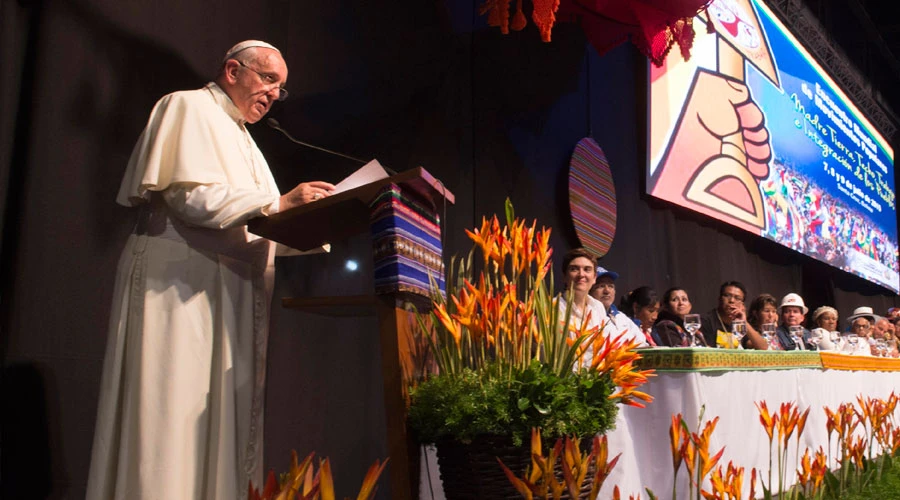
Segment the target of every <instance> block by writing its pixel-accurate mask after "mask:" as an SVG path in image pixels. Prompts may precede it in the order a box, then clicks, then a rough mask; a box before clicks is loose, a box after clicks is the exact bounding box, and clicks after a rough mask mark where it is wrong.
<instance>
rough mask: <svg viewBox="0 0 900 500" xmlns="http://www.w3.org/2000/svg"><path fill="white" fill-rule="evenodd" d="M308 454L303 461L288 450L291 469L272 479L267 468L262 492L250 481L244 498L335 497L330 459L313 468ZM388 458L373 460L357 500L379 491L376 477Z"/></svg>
mask: <svg viewBox="0 0 900 500" xmlns="http://www.w3.org/2000/svg"><path fill="white" fill-rule="evenodd" d="M314 456H315V452H312V453H310V454H309V455H307V456H306V458H304V459H303V461H302V462H299V461H298V460H297V452H296V451H294V450H291V468H290V469H289V470H288V472H286V473H284V474H281V477H280V479H275V471H269V475H268V477H267V478H266V484H265V486H263V491H262V493H260V491H259V489H258V488H256V487H254V486H253V482H252V481H251V482H250V486H249V491H248V496H247V498H248V499H249V500H335V495H334V479H333V478H332V475H331V462H330V461H329V460H328V459H327V458H325V459H321V460H319V468H318V470H316V465H315V463H314V460H313V457H314ZM388 460H389V459H385V460H384V462H381V461H380V460H375V463H373V464H372V465H371V466H370V467H369V470H368V471H367V472H366V477H365V478H363V482H362V486H360V489H359V494H358V495H357V496H356V499H357V500H372V499H373V498H374V497H375V492H376V491H378V485H377V483H378V477H379V476H381V472H382V471H383V470H384V467H385V465H387V463H388Z"/></svg>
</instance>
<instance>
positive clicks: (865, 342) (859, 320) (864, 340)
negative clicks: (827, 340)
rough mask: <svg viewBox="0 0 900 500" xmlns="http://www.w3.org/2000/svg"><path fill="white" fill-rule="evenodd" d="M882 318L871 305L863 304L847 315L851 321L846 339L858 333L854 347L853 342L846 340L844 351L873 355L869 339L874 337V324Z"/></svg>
mask: <svg viewBox="0 0 900 500" xmlns="http://www.w3.org/2000/svg"><path fill="white" fill-rule="evenodd" d="M880 318H881V317H880V316H878V315H876V314H875V311H874V310H873V309H872V308H871V307H868V306H862V307H857V308H856V309H854V310H853V314H851V315H850V316H847V321H849V322H850V331H849V332H848V335H846V336H845V340H849V339H851V338H852V336H853V335H856V346H855V347H854V346H853V343H852V342H845V344H844V349H843V350H844V352H847V353H849V354H854V355H871V354H872V350H871V348H870V346H869V339H870V338H871V337H872V326H873V325H874V324H875V322H876V321H877V320H878V319H880Z"/></svg>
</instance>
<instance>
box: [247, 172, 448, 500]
mask: <svg viewBox="0 0 900 500" xmlns="http://www.w3.org/2000/svg"><path fill="white" fill-rule="evenodd" d="M454 202H455V198H454V196H453V193H451V192H450V191H448V190H447V189H446V188H445V187H444V185H443V183H441V181H439V180H438V179H435V178H434V177H433V176H432V175H431V174H429V173H428V172H427V171H426V170H425V169H424V168H422V167H418V168H415V169H411V170H407V171H405V172H401V173H399V174H396V175H393V176H391V177H388V178H385V179H382V180H379V181H375V182H373V183H371V184H366V185H365V186H360V187H358V188H355V189H351V190H349V191H344V192H342V193H339V194H336V195H333V196H329V197H327V198H323V199H321V200H318V201H315V202H312V203H308V204H306V205H302V206H299V207H296V208H293V209H290V210H286V211H284V212H280V213H277V214H275V215H272V216H270V217H265V218H259V219H253V220H251V221H250V223H249V229H250V231H251V232H252V233H255V234H258V235H260V236H263V237H265V238H268V239H270V240H272V241H277V242H279V243H282V244H285V245H288V246H290V247H292V248H296V249H298V250H310V249H313V248H317V247H319V246H321V245H323V244H325V243H329V242H334V241H340V240H343V239H346V238H348V237H350V236H353V235H356V234H359V233H362V232H364V231H366V230H367V229H368V230H370V231H371V232H372V240H373V242H372V243H373V244H372V253H373V258H374V261H375V290H374V291H373V293H372V294H371V295H356V296H339V297H310V298H283V299H282V305H283V306H284V307H289V308H292V309H299V310H303V311H307V312H313V313H317V314H326V315H333V316H357V315H365V314H370V313H371V312H372V311H374V312H375V313H376V314H377V316H378V330H379V337H380V343H381V360H382V379H383V384H384V407H385V412H386V420H385V424H386V426H387V444H388V453H389V456H390V460H391V464H390V467H389V469H390V478H391V498H395V499H401V500H406V499H412V498H416V497H418V488H419V484H418V475H419V474H418V473H419V469H418V449H417V446H416V444H415V443H413V442H412V441H411V440H410V439H409V437H408V436H407V432H406V387H405V385H404V381H403V380H404V378H403V371H404V369H408V367H409V359H410V358H409V355H410V352H409V349H410V346H409V345H408V334H409V325H410V316H411V313H409V312H408V311H407V308H406V307H405V306H406V305H407V304H409V303H414V304H415V305H416V307H417V308H418V310H419V311H423V310H426V309H427V308H428V307H430V301H429V300H428V296H427V291H428V279H429V276H431V277H433V278H434V279H435V280H436V281H437V282H438V283H439V284H440V285H443V260H442V258H441V252H442V248H441V239H440V218H439V217H438V214H439V213H440V211H441V209H443V208H444V207H445V206H446V204H452V203H454Z"/></svg>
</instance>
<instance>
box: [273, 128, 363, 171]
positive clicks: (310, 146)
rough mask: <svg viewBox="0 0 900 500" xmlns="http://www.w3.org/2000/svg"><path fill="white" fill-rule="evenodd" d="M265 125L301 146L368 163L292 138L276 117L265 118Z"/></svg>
mask: <svg viewBox="0 0 900 500" xmlns="http://www.w3.org/2000/svg"><path fill="white" fill-rule="evenodd" d="M266 125H268V126H270V127H272V128H274V129H275V130H277V131H279V132H281V133H282V134H284V136H285V137H287V138H288V140H289V141H291V142H293V143H295V144H299V145H301V146H306V147H308V148H313V149H318V150H319V151H322V152H325V153H328V154H332V155H335V156H340V157H341V158H346V159H348V160H353V161H355V162H358V163H362V164H366V163H369V162H367V161H366V160H360V159H359V158H355V157H353V156H350V155H345V154H344V153H338V152H337V151H332V150H330V149H325V148H322V147H319V146H316V145H313V144H309V143H306V142H303V141H299V140H297V139H294V137H293V136H291V134H289V133H288V132H287V130H285V129H283V128H281V124H280V123H278V120H276V119H274V118H269V119H267V120H266Z"/></svg>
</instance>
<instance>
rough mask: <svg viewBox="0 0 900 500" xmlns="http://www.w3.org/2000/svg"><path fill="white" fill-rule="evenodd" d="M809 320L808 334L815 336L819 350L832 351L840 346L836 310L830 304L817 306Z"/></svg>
mask: <svg viewBox="0 0 900 500" xmlns="http://www.w3.org/2000/svg"><path fill="white" fill-rule="evenodd" d="M810 320H811V321H812V323H811V325H810V330H809V332H810V335H811V336H813V335H815V336H817V337H818V338H819V339H820V340H819V345H818V346H817V348H818V350H820V351H834V350H837V349H838V348H839V347H840V342H839V340H840V332H839V331H838V311H837V309H835V308H833V307H831V306H819V307H817V308H816V310H815V311H813V313H812V315H811V317H810Z"/></svg>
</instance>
